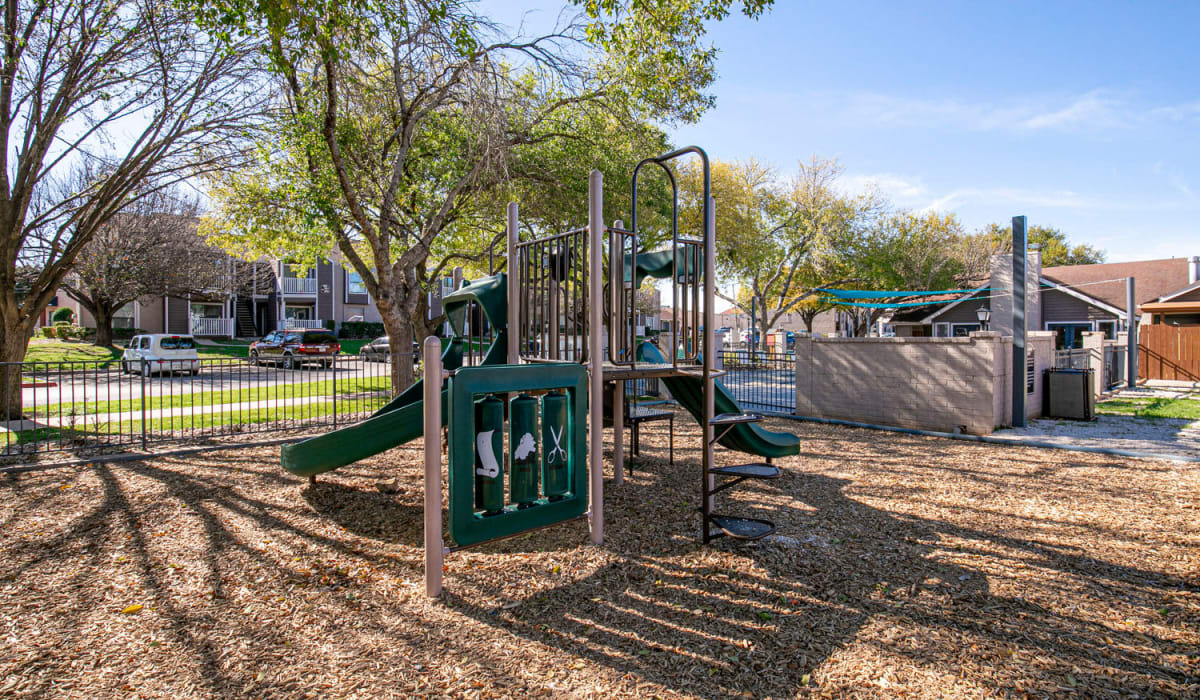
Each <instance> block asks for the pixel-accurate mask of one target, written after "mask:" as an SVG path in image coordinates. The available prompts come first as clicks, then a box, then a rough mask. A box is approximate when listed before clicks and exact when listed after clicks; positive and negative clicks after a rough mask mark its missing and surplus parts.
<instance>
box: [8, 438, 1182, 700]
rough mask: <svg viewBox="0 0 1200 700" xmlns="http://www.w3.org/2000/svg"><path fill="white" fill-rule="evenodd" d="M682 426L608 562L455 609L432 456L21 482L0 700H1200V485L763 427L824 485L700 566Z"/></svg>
mask: <svg viewBox="0 0 1200 700" xmlns="http://www.w3.org/2000/svg"><path fill="white" fill-rule="evenodd" d="M659 426H661V428H660V427H659ZM665 427H666V426H665V425H663V424H657V425H654V426H646V427H645V429H644V431H643V436H642V438H643V454H642V462H641V463H640V464H639V465H638V467H637V468H636V471H635V473H634V474H633V475H632V476H630V477H629V478H628V479H627V482H626V484H625V485H623V486H619V487H618V486H615V485H614V484H613V483H612V481H611V479H610V480H609V482H608V484H607V498H606V502H605V506H606V513H607V517H608V522H607V535H608V537H607V541H606V543H605V544H604V546H603V547H593V546H590V545H589V544H588V539H587V531H586V526H585V525H584V524H583V523H580V522H576V523H572V524H568V525H565V526H562V527H559V528H555V529H550V530H545V531H541V532H537V533H534V534H531V535H526V536H523V537H520V538H517V539H513V540H508V541H505V542H500V543H493V544H490V545H485V546H483V547H480V548H477V549H473V550H468V551H466V552H461V553H457V554H452V555H450V556H449V557H448V558H447V562H446V589H447V595H446V597H445V598H444V599H443V600H440V601H431V600H429V599H427V598H426V597H425V596H424V590H423V583H422V550H421V543H422V534H421V522H422V515H421V503H422V494H421V483H422V482H421V475H420V455H421V453H420V448H419V444H414V445H409V446H406V447H403V448H399V449H396V450H392V451H391V452H389V453H387V454H385V455H381V456H379V457H377V458H375V459H372V460H369V461H368V462H365V463H362V464H359V465H356V466H354V467H351V468H347V469H344V470H342V471H339V472H335V473H332V474H328V475H325V476H323V477H321V480H320V481H319V482H318V483H317V484H315V485H310V484H308V483H307V481H306V480H304V479H300V478H296V477H292V476H290V475H288V474H287V473H285V472H283V471H282V470H281V469H280V467H279V460H278V450H277V448H257V449H253V448H252V449H243V450H228V451H223V452H212V453H206V454H200V455H192V456H175V457H159V458H155V459H150V460H146V461H143V462H127V463H114V464H107V465H106V464H95V465H91V466H87V467H84V468H75V469H69V470H57V471H48V472H36V473H30V474H23V475H20V476H16V477H13V476H9V477H5V478H0V523H2V526H0V527H2V529H0V533H2V534H0V548H2V556H0V592H2V595H0V600H2V601H3V604H2V605H0V697H44V698H100V697H171V698H192V697H243V696H244V697H322V698H324V697H339V698H379V697H469V698H470V697H514V698H518V697H520V698H523V697H528V696H549V697H586V698H593V697H597V698H606V699H607V698H616V697H629V698H650V697H666V698H675V697H699V698H724V697H754V698H762V697H774V698H784V697H810V696H811V697H887V698H893V697H921V698H925V697H928V698H945V697H1036V698H1040V697H1060V696H1061V697H1142V698H1145V697H1176V698H1178V697H1200V469H1198V468H1197V467H1196V466H1195V465H1192V466H1188V465H1179V464H1171V463H1165V462H1152V461H1139V460H1132V459H1125V458H1118V457H1108V456H1102V455H1091V454H1079V453H1071V452H1061V451H1051V450H1037V449H1027V448H1016V447H1002V446H995V445H980V444H972V443H963V442H955V441H947V440H939V439H936V438H923V437H911V436H902V435H895V434H890V433H882V432H874V431H867V430H856V429H848V428H835V427H827V426H817V425H810V424H798V423H791V422H784V421H774V422H773V423H772V426H771V427H773V428H775V429H786V430H792V431H795V432H797V433H799V434H800V435H801V437H802V438H803V439H804V446H803V454H802V455H801V456H800V457H799V458H789V459H786V460H783V461H782V463H783V466H784V468H785V472H786V474H785V476H784V477H783V478H782V479H779V480H776V481H768V482H756V483H753V484H744V485H743V486H742V487H739V488H734V489H731V490H730V491H727V492H724V493H723V494H722V495H721V496H719V497H718V498H719V499H720V508H719V510H721V511H724V512H728V513H731V514H744V515H751V516H753V515H757V516H758V517H764V518H767V519H770V520H773V521H774V522H775V523H776V524H777V525H778V528H779V531H778V534H777V535H775V536H773V537H771V538H768V539H767V540H763V541H761V542H759V543H754V544H746V543H737V542H729V541H719V542H717V543H715V544H714V545H712V546H709V547H702V546H700V545H699V544H698V543H697V541H696V537H695V535H696V532H697V529H698V516H697V514H696V508H697V505H698V491H699V486H700V484H699V481H700V480H699V476H698V473H697V472H698V469H699V467H698V460H699V449H698V445H699V431H698V429H697V428H696V426H695V424H694V423H693V422H691V421H690V420H685V418H684V417H683V416H680V419H679V420H677V421H676V451H675V457H676V464H675V466H670V465H668V464H667V461H666V449H665V433H666V431H665ZM737 459H738V457H737V455H735V454H730V453H727V452H719V453H718V460H719V461H720V462H722V463H733V462H735V461H736V460H737ZM609 468H610V469H611V463H610V464H609ZM610 476H611V475H610ZM381 483H382V484H384V485H386V486H388V488H380V486H381Z"/></svg>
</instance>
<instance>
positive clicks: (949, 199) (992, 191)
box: [922, 187, 1105, 212]
mask: <svg viewBox="0 0 1200 700" xmlns="http://www.w3.org/2000/svg"><path fill="white" fill-rule="evenodd" d="M980 202H986V203H989V204H1013V205H1019V206H1036V207H1047V208H1055V209H1097V208H1105V206H1104V203H1103V202H1099V201H1097V200H1094V199H1090V198H1088V197H1084V196H1083V195H1081V194H1079V193H1078V192H1072V191H1070V190H1058V191H1041V190H1026V189H1020V188H1014V187H990V188H975V187H968V188H962V189H957V190H954V191H952V192H950V193H948V194H945V195H942V196H941V197H938V198H937V199H935V200H933V201H932V202H930V203H929V204H928V205H926V206H925V207H924V209H922V211H937V212H948V211H953V210H954V209H956V208H958V207H961V206H963V205H964V204H970V203H980Z"/></svg>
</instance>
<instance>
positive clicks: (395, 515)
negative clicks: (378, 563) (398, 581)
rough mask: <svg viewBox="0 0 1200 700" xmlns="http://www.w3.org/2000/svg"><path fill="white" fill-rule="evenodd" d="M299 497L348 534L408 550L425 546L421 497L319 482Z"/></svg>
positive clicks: (423, 511)
mask: <svg viewBox="0 0 1200 700" xmlns="http://www.w3.org/2000/svg"><path fill="white" fill-rule="evenodd" d="M301 494H302V495H303V496H304V500H305V501H306V502H307V503H308V505H310V506H312V509H313V510H314V511H316V512H317V513H318V514H320V515H321V517H324V518H328V519H330V520H332V521H333V522H335V523H337V524H338V525H340V526H341V527H343V528H345V529H346V530H347V531H348V532H352V533H354V534H356V535H360V536H362V537H370V538H372V539H375V540H379V541H381V542H388V543H392V544H403V545H407V546H410V547H421V546H423V544H424V539H423V538H424V534H423V532H424V527H425V508H424V503H423V501H422V494H420V493H417V494H409V493H400V494H386V493H382V492H380V491H378V490H371V491H366V490H362V489H359V488H355V487H353V486H347V485H345V484H341V483H337V482H333V481H318V482H316V483H315V484H309V485H308V486H307V487H306V488H305V489H304V490H303V491H302V492H301Z"/></svg>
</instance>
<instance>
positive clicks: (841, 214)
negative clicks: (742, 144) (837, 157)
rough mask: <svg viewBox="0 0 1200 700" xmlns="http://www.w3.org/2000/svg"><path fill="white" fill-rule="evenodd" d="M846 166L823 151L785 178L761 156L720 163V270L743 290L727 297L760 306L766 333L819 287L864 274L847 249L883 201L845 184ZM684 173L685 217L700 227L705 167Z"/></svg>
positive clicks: (715, 172) (716, 185) (716, 180)
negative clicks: (846, 189) (848, 190)
mask: <svg viewBox="0 0 1200 700" xmlns="http://www.w3.org/2000/svg"><path fill="white" fill-rule="evenodd" d="M840 172H841V171H840V169H839V167H838V165H837V163H836V162H834V161H829V160H822V159H819V158H813V159H812V160H811V161H809V162H808V163H803V162H802V163H800V164H799V167H798V170H797V172H796V174H795V175H794V176H793V177H792V178H790V179H789V180H783V181H781V180H779V179H778V178H777V177H776V174H775V172H774V171H773V170H771V169H770V168H767V167H765V166H763V165H761V164H759V163H757V162H755V161H747V162H744V163H725V162H720V161H717V162H714V163H713V165H712V172H711V186H712V193H713V197H714V199H715V200H716V226H717V267H718V274H719V275H721V277H722V279H724V280H727V281H729V282H733V283H735V284H737V285H738V287H739V289H740V290H741V293H740V294H738V295H736V296H734V295H728V294H725V293H720V296H721V297H722V298H723V299H725V300H726V301H729V302H730V303H732V304H733V305H734V306H736V307H738V308H739V309H741V310H742V311H743V312H744V313H747V314H748V313H750V311H751V307H752V306H753V307H754V309H755V311H756V313H757V320H758V324H759V330H760V332H761V333H762V334H764V335H765V334H766V333H768V332H769V331H770V329H771V328H774V327H775V326H777V325H778V323H779V319H780V318H782V317H783V316H784V315H785V314H788V313H791V312H794V311H798V310H800V309H801V308H802V307H804V306H806V302H807V301H808V300H809V299H810V298H812V297H813V296H814V294H816V292H815V291H814V290H815V288H817V287H821V286H836V285H839V284H844V283H846V282H848V281H850V280H852V279H854V278H855V276H856V275H857V273H856V272H855V271H854V269H853V265H851V264H849V262H850V258H849V257H848V256H847V255H846V252H847V251H848V250H850V249H851V247H852V244H853V242H854V241H855V240H856V239H857V238H859V237H860V236H861V235H863V232H864V231H865V230H866V229H867V228H869V227H870V226H871V225H872V222H873V221H874V220H875V219H876V217H877V216H878V214H879V212H880V211H881V208H882V202H881V200H880V199H879V198H878V197H877V196H876V195H875V194H874V193H866V194H858V195H847V194H844V193H842V192H841V191H839V190H838V189H837V188H836V187H835V183H836V180H837V177H838V175H839V174H840ZM682 179H683V182H684V190H685V192H687V193H688V195H689V198H688V200H687V204H688V206H687V208H686V210H685V216H684V217H683V218H684V220H685V221H686V222H687V223H688V225H689V226H691V227H693V228H696V229H698V228H699V225H700V224H699V218H700V207H699V202H698V201H697V198H696V193H698V192H699V191H700V184H699V171H698V169H697V168H688V169H686V170H685V171H684V173H683V178H682ZM809 322H810V323H811V319H810V320H809Z"/></svg>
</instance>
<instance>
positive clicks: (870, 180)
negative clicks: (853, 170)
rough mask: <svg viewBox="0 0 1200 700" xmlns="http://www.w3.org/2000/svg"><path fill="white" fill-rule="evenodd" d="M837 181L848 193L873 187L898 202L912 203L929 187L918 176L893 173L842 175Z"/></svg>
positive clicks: (859, 191)
mask: <svg viewBox="0 0 1200 700" xmlns="http://www.w3.org/2000/svg"><path fill="white" fill-rule="evenodd" d="M838 182H839V184H840V185H841V188H842V189H843V190H844V191H846V192H848V193H850V194H858V193H861V192H864V191H866V190H871V189H874V190H877V191H878V192H879V193H880V194H882V195H883V196H885V197H887V198H888V199H889V200H891V201H893V202H897V203H900V204H903V203H914V202H917V201H920V200H922V199H924V198H926V197H927V196H928V195H929V188H928V187H926V186H925V183H923V182H921V179H920V178H910V177H906V176H904V175H895V174H893V173H873V174H854V175H843V176H842V177H840V178H838Z"/></svg>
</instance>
